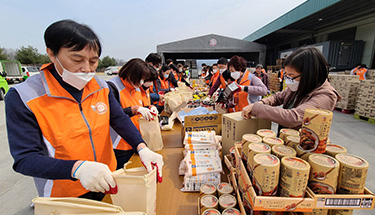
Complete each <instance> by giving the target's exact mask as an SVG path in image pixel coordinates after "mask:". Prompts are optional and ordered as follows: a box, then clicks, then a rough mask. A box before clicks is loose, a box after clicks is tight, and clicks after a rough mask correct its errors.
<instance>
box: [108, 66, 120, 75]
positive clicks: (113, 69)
mask: <svg viewBox="0 0 375 215" xmlns="http://www.w3.org/2000/svg"><path fill="white" fill-rule="evenodd" d="M120 68H121V67H120V66H109V67H107V69H105V71H104V74H106V75H118V73H119V71H120Z"/></svg>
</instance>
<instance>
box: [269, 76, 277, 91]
mask: <svg viewBox="0 0 375 215" xmlns="http://www.w3.org/2000/svg"><path fill="white" fill-rule="evenodd" d="M268 78H269V80H270V91H271V92H278V91H279V90H280V82H279V78H278V77H277V73H274V72H273V73H268Z"/></svg>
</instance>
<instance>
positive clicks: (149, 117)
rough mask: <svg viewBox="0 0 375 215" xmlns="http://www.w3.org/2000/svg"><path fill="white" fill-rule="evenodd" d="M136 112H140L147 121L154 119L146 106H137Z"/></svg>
mask: <svg viewBox="0 0 375 215" xmlns="http://www.w3.org/2000/svg"><path fill="white" fill-rule="evenodd" d="M137 113H139V114H141V115H142V116H143V118H145V120H147V121H151V120H154V117H153V116H152V115H151V112H150V110H149V109H148V108H144V107H139V108H138V110H137Z"/></svg>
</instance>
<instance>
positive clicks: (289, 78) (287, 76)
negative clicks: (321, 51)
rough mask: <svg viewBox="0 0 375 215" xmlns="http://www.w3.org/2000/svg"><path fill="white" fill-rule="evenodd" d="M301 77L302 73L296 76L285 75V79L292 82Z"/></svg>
mask: <svg viewBox="0 0 375 215" xmlns="http://www.w3.org/2000/svg"><path fill="white" fill-rule="evenodd" d="M299 77H301V75H297V76H296V77H294V78H292V77H290V76H289V75H286V76H285V80H289V81H290V82H294V79H296V78H299Z"/></svg>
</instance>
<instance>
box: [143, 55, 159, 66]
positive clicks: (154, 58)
mask: <svg viewBox="0 0 375 215" xmlns="http://www.w3.org/2000/svg"><path fill="white" fill-rule="evenodd" d="M145 61H146V62H147V63H152V65H156V64H161V56H160V55H159V54H158V53H150V54H149V55H147V57H146V59H145Z"/></svg>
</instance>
